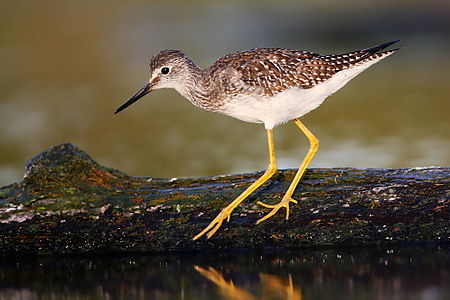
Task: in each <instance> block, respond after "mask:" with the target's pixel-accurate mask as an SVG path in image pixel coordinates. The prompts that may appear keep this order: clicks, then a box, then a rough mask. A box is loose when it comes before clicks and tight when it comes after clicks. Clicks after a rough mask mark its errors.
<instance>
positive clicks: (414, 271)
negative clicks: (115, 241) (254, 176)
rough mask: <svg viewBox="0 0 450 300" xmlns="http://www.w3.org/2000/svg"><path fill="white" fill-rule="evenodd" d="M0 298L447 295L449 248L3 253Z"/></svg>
mask: <svg viewBox="0 0 450 300" xmlns="http://www.w3.org/2000/svg"><path fill="white" fill-rule="evenodd" d="M0 263H1V264H0V299H12V300H14V299H291V300H294V299H422V300H428V299H430V300H438V299H448V297H449V295H450V285H449V284H448V282H449V280H450V248H449V247H448V246H447V247H429V248H423V247H420V248H400V249H398V248H384V249H370V248H368V249H356V250H348V249H347V250H327V251H295V250H290V251H282V252H272V251H260V252H248V251H236V252H225V253H224V252H220V253H219V252H201V253H189V254H178V255H148V256H116V257H72V258H56V257H47V258H20V259H19V258H8V259H1V260H0Z"/></svg>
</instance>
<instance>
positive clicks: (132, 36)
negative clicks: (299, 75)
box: [0, 0, 450, 186]
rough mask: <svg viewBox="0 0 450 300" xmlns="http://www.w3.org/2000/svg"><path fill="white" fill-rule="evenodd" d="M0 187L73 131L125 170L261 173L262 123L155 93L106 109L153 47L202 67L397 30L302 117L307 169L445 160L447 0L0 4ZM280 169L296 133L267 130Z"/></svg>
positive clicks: (289, 157)
mask: <svg viewBox="0 0 450 300" xmlns="http://www.w3.org/2000/svg"><path fill="white" fill-rule="evenodd" d="M0 11H1V13H0V14H1V18H0V66H1V70H2V71H1V73H0V86H1V88H0V133H1V139H0V186H1V185H4V184H8V183H12V182H14V181H18V180H20V179H21V177H22V174H23V166H24V164H25V163H26V161H27V160H28V159H30V158H31V157H33V156H34V155H36V154H38V153H40V152H41V151H43V150H45V149H47V148H48V147H50V146H53V145H56V144H59V143H62V142H72V143H74V144H76V145H77V146H79V147H81V148H82V149H84V150H85V151H87V152H88V153H89V154H91V155H92V156H93V158H94V159H96V160H98V161H99V162H100V163H102V164H105V165H107V166H109V167H114V168H117V169H120V170H123V171H126V172H128V173H130V174H132V175H145V176H154V177H169V178H171V177H180V176H210V175H218V174H226V173H231V172H242V171H253V170H261V169H264V168H265V167H266V164H267V159H268V158H267V150H266V138H265V132H264V129H263V126H262V125H256V124H249V123H244V122H242V121H239V120H234V119H232V118H230V117H226V116H221V115H218V114H213V113H209V112H205V111H201V110H199V109H198V108H195V107H193V106H192V105H191V104H190V103H188V102H187V101H186V100H185V99H183V98H182V97H181V96H180V95H178V94H177V93H176V92H174V91H169V90H161V91H157V92H155V93H153V94H150V95H148V96H146V97H145V98H144V99H142V100H141V101H140V102H138V103H136V104H134V105H133V106H132V107H130V108H128V109H127V110H125V111H123V112H121V113H120V114H118V115H113V112H114V110H115V109H116V108H117V107H118V106H119V105H120V104H122V103H123V102H124V101H125V100H127V99H128V98H129V97H130V96H131V95H133V94H134V93H135V92H136V91H137V90H138V89H139V88H140V87H141V86H142V85H143V84H144V83H145V82H146V81H147V79H148V78H147V77H148V74H147V72H148V70H147V69H148V62H149V59H150V57H151V56H152V55H153V54H154V53H155V52H156V51H159V50H161V49H166V48H172V49H173V48H175V49H181V50H183V51H185V52H186V53H188V54H189V55H190V56H191V57H192V59H193V60H194V61H195V62H197V64H199V65H200V66H202V67H207V66H209V65H210V64H212V63H213V62H214V60H215V59H217V58H219V57H221V56H222V55H225V54H227V53H229V52H232V51H238V50H243V49H249V48H254V47H285V48H295V49H305V50H311V51H316V52H320V53H330V52H345V51H350V50H355V49H361V48H365V47H370V46H373V45H376V44H379V43H383V42H387V41H390V40H396V39H401V40H402V41H401V43H400V44H399V47H402V49H401V50H400V51H398V53H396V54H395V55H392V56H390V57H388V58H387V59H385V60H383V61H382V62H380V63H378V64H376V65H374V66H373V67H371V68H370V69H368V70H367V71H365V72H364V73H363V74H361V75H360V76H358V77H357V78H355V79H353V80H352V81H351V82H350V83H349V84H348V85H347V86H346V87H344V88H343V89H342V90H341V91H339V92H338V93H336V94H335V95H333V96H332V97H330V98H329V99H328V100H327V101H326V102H325V103H324V104H323V105H322V106H321V107H319V108H318V109H317V110H315V111H313V112H311V113H310V114H308V115H307V116H305V118H304V123H305V124H306V125H307V126H309V127H310V129H311V130H312V131H313V132H314V133H315V134H316V135H317V136H318V138H319V139H320V141H321V148H320V149H319V152H318V154H317V156H316V157H315V159H314V160H313V163H312V166H313V167H339V166H348V167H363V168H366V167H379V168H383V167H416V166H430V165H449V164H450V139H449V136H450V132H449V131H450V126H449V118H448V115H449V113H448V112H449V111H450V101H449V100H450V99H449V96H448V95H450V85H449V84H448V82H449V78H450V60H449V59H448V53H450V40H449V38H448V36H449V33H450V18H449V17H448V16H449V13H448V12H449V11H448V3H447V2H446V1H439V0H434V1H408V5H405V4H404V3H403V2H395V1H387V0H386V1H376V2H373V1H356V0H355V1H351V0H349V1H341V2H340V3H339V5H336V3H335V2H332V1H319V2H317V3H316V2H306V1H303V2H302V1H295V2H287V1H276V2H274V1H249V2H245V1H234V2H233V1H227V2H214V1H197V2H193V3H189V4H186V3H185V2H183V1H170V2H152V1H150V2H149V1H139V0H134V1H95V2H92V1H70V2H67V1H64V2H61V1H51V0H43V1H39V2H36V1H2V2H1V4H0ZM275 142H276V147H277V154H278V158H279V166H280V167H282V168H287V167H292V168H295V167H298V165H299V164H300V161H301V159H302V157H303V156H304V154H305V153H306V151H307V140H306V138H305V137H304V136H302V134H301V133H299V132H298V130H297V129H296V128H295V126H293V125H291V124H287V125H286V126H281V127H279V128H276V130H275Z"/></svg>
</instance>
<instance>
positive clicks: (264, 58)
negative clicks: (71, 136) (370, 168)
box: [116, 41, 397, 239]
mask: <svg viewBox="0 0 450 300" xmlns="http://www.w3.org/2000/svg"><path fill="white" fill-rule="evenodd" d="M396 42H397V41H394V42H389V43H385V44H381V45H379V46H376V47H372V48H368V49H363V50H359V51H354V52H349V53H344V54H331V55H322V54H316V53H312V52H307V51H297V50H288V49H279V48H257V49H252V50H247V51H242V52H236V53H231V54H228V55H226V56H224V57H222V58H219V59H218V60H217V61H216V62H215V63H214V64H213V65H211V67H209V68H207V69H202V68H199V67H197V66H196V65H195V64H194V62H192V60H191V59H190V58H189V57H188V56H187V55H186V54H184V53H182V52H181V51H178V50H164V51H161V52H159V53H157V54H155V55H154V56H153V57H152V59H151V61H150V80H149V83H148V84H146V85H145V86H144V87H143V88H142V89H141V90H140V91H139V92H138V93H137V94H135V95H134V96H133V97H132V98H131V99H130V100H128V101H127V102H126V103H124V104H123V105H122V106H120V107H119V108H118V109H117V110H116V113H118V112H119V111H121V110H123V109H125V108H126V107H128V106H129V105H131V104H133V103H134V102H136V101H137V100H138V99H140V98H141V97H142V96H144V95H146V94H147V93H149V92H150V91H152V90H155V89H160V88H174V89H176V90H177V91H178V92H179V93H180V94H181V95H183V96H184V97H185V98H187V99H188V100H189V101H191V102H192V103H193V104H194V105H196V106H198V107H200V108H203V109H206V110H209V111H214V112H219V113H223V114H226V115H229V116H232V117H234V118H237V119H240V120H243V121H246V122H254V123H263V124H264V126H265V128H266V130H267V137H268V145H269V161H270V163H269V167H268V168H267V170H266V172H265V173H264V174H263V175H262V176H261V177H260V178H259V179H258V180H257V181H255V182H254V183H253V184H252V185H250V186H249V187H248V188H247V189H246V190H245V191H244V192H243V193H242V194H241V195H239V197H237V198H236V199H235V200H234V201H233V202H231V203H230V205H228V206H227V207H225V208H224V209H223V210H222V211H221V212H220V213H219V215H218V216H217V217H216V218H215V219H214V220H213V221H212V222H211V223H210V224H209V225H208V226H207V227H206V228H205V229H204V230H203V231H202V232H201V233H199V234H198V235H197V236H195V237H194V239H197V238H199V237H201V236H202V235H204V234H207V237H208V238H209V237H211V236H212V235H213V234H214V233H215V232H216V231H217V230H218V229H219V228H220V226H221V225H222V223H223V221H224V220H227V219H229V218H230V216H231V212H232V211H233V210H234V209H235V208H236V207H237V206H238V205H239V204H240V203H241V202H242V201H243V200H244V199H245V198H246V197H247V196H249V195H250V194H251V193H252V192H253V191H254V190H256V189H257V188H258V187H260V186H261V185H262V184H263V183H264V182H265V181H267V180H268V179H269V178H270V177H271V176H272V175H273V174H275V172H276V170H277V167H276V159H275V149H274V145H273V135H272V129H273V128H274V127H275V126H277V125H279V124H281V123H284V122H287V121H290V120H292V121H293V122H294V124H295V125H296V126H297V127H298V128H299V129H300V130H301V131H302V132H303V133H304V134H305V135H306V137H307V138H308V140H309V142H310V149H309V151H308V154H307V155H306V157H305V158H304V160H303V162H302V164H301V166H300V168H299V170H298V171H297V173H296V175H295V176H294V179H293V180H292V183H291V185H290V186H289V188H288V190H287V192H286V194H285V195H284V196H283V198H282V200H281V201H280V203H278V204H276V205H269V204H265V203H260V202H258V203H259V204H261V205H262V206H264V207H268V208H272V211H271V212H270V213H269V214H267V215H266V216H265V217H263V218H261V219H260V220H259V221H258V222H257V223H259V222H262V221H264V220H266V219H268V218H270V217H272V216H273V215H274V214H275V213H276V212H277V211H278V210H279V209H280V208H285V209H286V219H287V218H288V217H289V204H290V203H291V202H294V203H297V201H296V200H294V199H293V198H292V195H293V193H294V190H295V188H296V186H297V184H298V183H299V181H300V179H301V177H302V176H303V174H304V172H305V170H306V167H307V166H308V164H309V163H310V161H311V160H312V158H313V156H314V154H315V152H316V151H317V149H318V146H319V140H318V139H317V138H316V137H315V136H314V135H313V134H312V133H311V132H310V131H309V130H308V129H307V128H306V126H304V125H303V123H302V122H301V121H300V120H299V119H298V118H299V117H301V116H303V115H304V114H306V113H308V112H310V111H311V110H313V109H315V108H317V107H318V106H319V105H320V104H321V103H322V102H323V101H324V100H325V99H326V98H327V97H328V96H330V95H331V94H333V93H334V92H336V91H337V90H339V89H340V88H342V87H343V86H344V85H345V84H346V83H347V82H349V81H350V80H351V79H352V78H354V77H355V76H356V75H358V74H359V73H361V72H362V71H364V70H365V69H367V68H368V67H370V66H371V65H373V64H374V63H376V62H378V61H380V60H381V59H383V58H385V57H387V56H389V55H390V54H392V53H394V52H395V51H396V50H397V49H393V50H387V51H382V50H383V49H385V48H386V47H388V46H390V45H392V44H394V43H396Z"/></svg>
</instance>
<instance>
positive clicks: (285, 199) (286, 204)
mask: <svg viewBox="0 0 450 300" xmlns="http://www.w3.org/2000/svg"><path fill="white" fill-rule="evenodd" d="M290 202H294V203H295V204H297V203H298V202H297V200H295V199H292V198H291V196H286V195H285V196H284V197H283V199H281V201H280V203H278V204H275V205H271V204H266V203H263V202H261V201H258V202H257V203H258V204H259V205H262V206H264V207H267V208H272V211H271V212H270V213H268V214H267V215H265V216H264V217H262V218H261V219H259V220H258V221H256V224H259V223H261V222H263V221H265V220H267V219H269V218H270V217H272V216H273V215H275V214H276V213H277V212H278V210H280V208H282V207H284V208H286V220H288V219H289V203H290Z"/></svg>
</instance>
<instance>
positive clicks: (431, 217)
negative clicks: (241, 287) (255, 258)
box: [0, 144, 450, 255]
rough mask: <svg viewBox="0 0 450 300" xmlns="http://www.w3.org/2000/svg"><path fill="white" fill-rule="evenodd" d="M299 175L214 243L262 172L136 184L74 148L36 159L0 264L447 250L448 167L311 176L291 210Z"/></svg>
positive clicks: (274, 182) (5, 198) (285, 176)
mask: <svg viewBox="0 0 450 300" xmlns="http://www.w3.org/2000/svg"><path fill="white" fill-rule="evenodd" d="M295 171H296V170H281V171H279V172H278V173H277V174H276V175H275V176H274V177H273V178H272V179H271V180H269V181H268V182H267V183H266V184H265V185H264V186H263V187H261V188H260V189H259V190H257V191H256V192H255V193H254V194H253V195H252V196H250V197H249V198H248V199H247V200H246V201H244V203H243V204H242V205H241V206H239V207H238V208H237V209H236V210H235V211H234V213H233V215H232V218H231V220H230V222H229V223H226V222H225V223H224V224H223V225H222V228H221V229H220V230H219V231H218V232H217V233H216V234H215V235H214V236H213V237H212V238H211V239H206V238H201V239H199V240H196V241H193V240H192V238H193V237H194V236H195V235H196V234H197V233H198V232H200V231H201V230H202V229H203V228H204V227H206V226H207V225H208V224H209V222H210V221H211V220H212V219H213V218H214V217H215V216H216V215H217V214H218V213H219V212H220V210H221V208H222V207H224V206H226V205H227V204H228V203H230V202H231V201H232V200H233V199H234V198H235V197H236V196H238V195H239V193H241V192H242V191H243V190H244V189H245V188H246V187H247V186H249V185H250V184H251V183H252V182H253V181H254V180H256V179H257V178H258V177H259V176H260V175H261V174H262V172H255V173H250V174H238V175H225V176H216V177H207V178H179V179H176V178H174V179H162V178H151V177H133V176H129V175H127V174H125V173H123V172H120V171H118V170H114V169H110V168H106V167H104V166H101V165H99V164H98V163H96V162H95V161H94V160H92V159H91V158H90V157H89V155H88V154H86V153H85V152H83V151H82V150H80V149H79V148H77V147H76V146H74V145H72V144H61V145H58V146H54V147H52V148H50V149H48V150H47V151H45V152H43V153H41V154H40V155H38V156H36V157H35V158H33V159H31V160H30V161H29V162H28V164H27V165H26V168H25V175H24V179H23V181H22V182H19V183H14V184H11V185H8V186H5V187H2V188H1V189H0V255H17V254H85V253H114V252H121V253H123V252H153V251H156V252H172V251H192V250H204V249H242V248H249V249H262V248H281V247H296V248H323V247H361V246H365V247H366V246H374V245H384V244H388V245H390V246H392V245H394V244H395V245H405V244H417V243H420V244H423V243H434V244H436V243H438V244H439V243H449V242H450V231H449V228H450V221H449V220H450V206H449V205H450V182H449V178H450V176H449V173H450V168H449V167H427V168H412V169H352V168H335V169H308V170H307V172H306V174H305V176H304V178H303V179H302V181H301V182H300V184H299V186H298V187H297V190H296V192H295V194H294V198H295V199H297V200H299V204H298V205H294V204H292V205H291V216H290V219H289V220H285V212H284V210H282V211H280V212H279V213H278V214H277V215H276V216H274V217H272V218H271V219H269V220H267V221H266V222H263V223H261V224H259V225H255V222H256V220H257V219H259V218H261V217H262V216H264V215H265V214H266V213H267V212H268V209H266V208H263V207H261V206H258V205H256V202H257V201H263V202H266V203H277V202H278V201H279V200H280V199H281V197H282V196H283V193H284V192H285V191H286V189H287V187H288V185H289V183H290V181H291V179H292V177H293V176H294V174H295Z"/></svg>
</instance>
